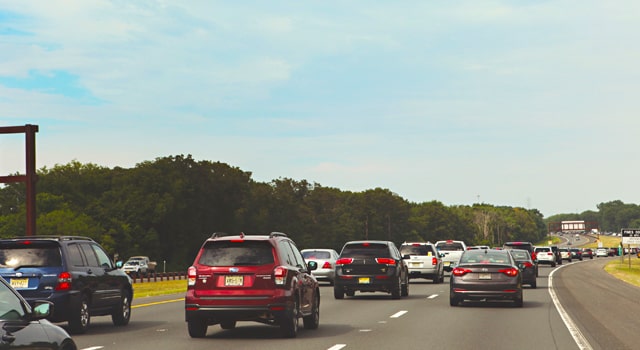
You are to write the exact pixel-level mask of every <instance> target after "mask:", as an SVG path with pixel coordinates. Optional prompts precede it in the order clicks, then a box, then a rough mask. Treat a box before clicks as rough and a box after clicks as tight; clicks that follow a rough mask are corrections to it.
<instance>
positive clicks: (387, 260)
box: [376, 258, 396, 265]
mask: <svg viewBox="0 0 640 350" xmlns="http://www.w3.org/2000/svg"><path fill="white" fill-rule="evenodd" d="M376 262H377V263H378V264H385V265H395V264H396V261H395V260H394V259H391V258H376Z"/></svg>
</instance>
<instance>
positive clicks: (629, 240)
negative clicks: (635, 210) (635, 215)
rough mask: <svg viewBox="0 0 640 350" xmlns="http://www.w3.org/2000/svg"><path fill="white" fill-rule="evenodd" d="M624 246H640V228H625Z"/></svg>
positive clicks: (623, 234)
mask: <svg viewBox="0 0 640 350" xmlns="http://www.w3.org/2000/svg"><path fill="white" fill-rule="evenodd" d="M621 232H622V244H640V228H623V229H622V231H621Z"/></svg>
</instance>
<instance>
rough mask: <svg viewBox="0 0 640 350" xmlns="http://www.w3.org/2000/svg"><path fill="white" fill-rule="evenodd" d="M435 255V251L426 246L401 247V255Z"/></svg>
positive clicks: (408, 245)
mask: <svg viewBox="0 0 640 350" xmlns="http://www.w3.org/2000/svg"><path fill="white" fill-rule="evenodd" d="M429 253H431V255H434V254H435V253H434V251H433V249H432V248H431V246H428V245H425V244H416V245H410V244H407V245H402V246H400V254H401V255H429Z"/></svg>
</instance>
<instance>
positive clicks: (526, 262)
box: [522, 261, 533, 268]
mask: <svg viewBox="0 0 640 350" xmlns="http://www.w3.org/2000/svg"><path fill="white" fill-rule="evenodd" d="M522 265H524V267H526V268H530V267H533V264H532V263H530V262H528V261H525V262H524V264H522Z"/></svg>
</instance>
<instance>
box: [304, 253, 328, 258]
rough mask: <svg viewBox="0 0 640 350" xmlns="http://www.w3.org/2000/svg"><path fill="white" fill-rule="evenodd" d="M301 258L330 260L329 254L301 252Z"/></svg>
mask: <svg viewBox="0 0 640 350" xmlns="http://www.w3.org/2000/svg"><path fill="white" fill-rule="evenodd" d="M302 256H303V257H304V258H305V259H331V254H330V253H329V252H314V251H309V252H302Z"/></svg>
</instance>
